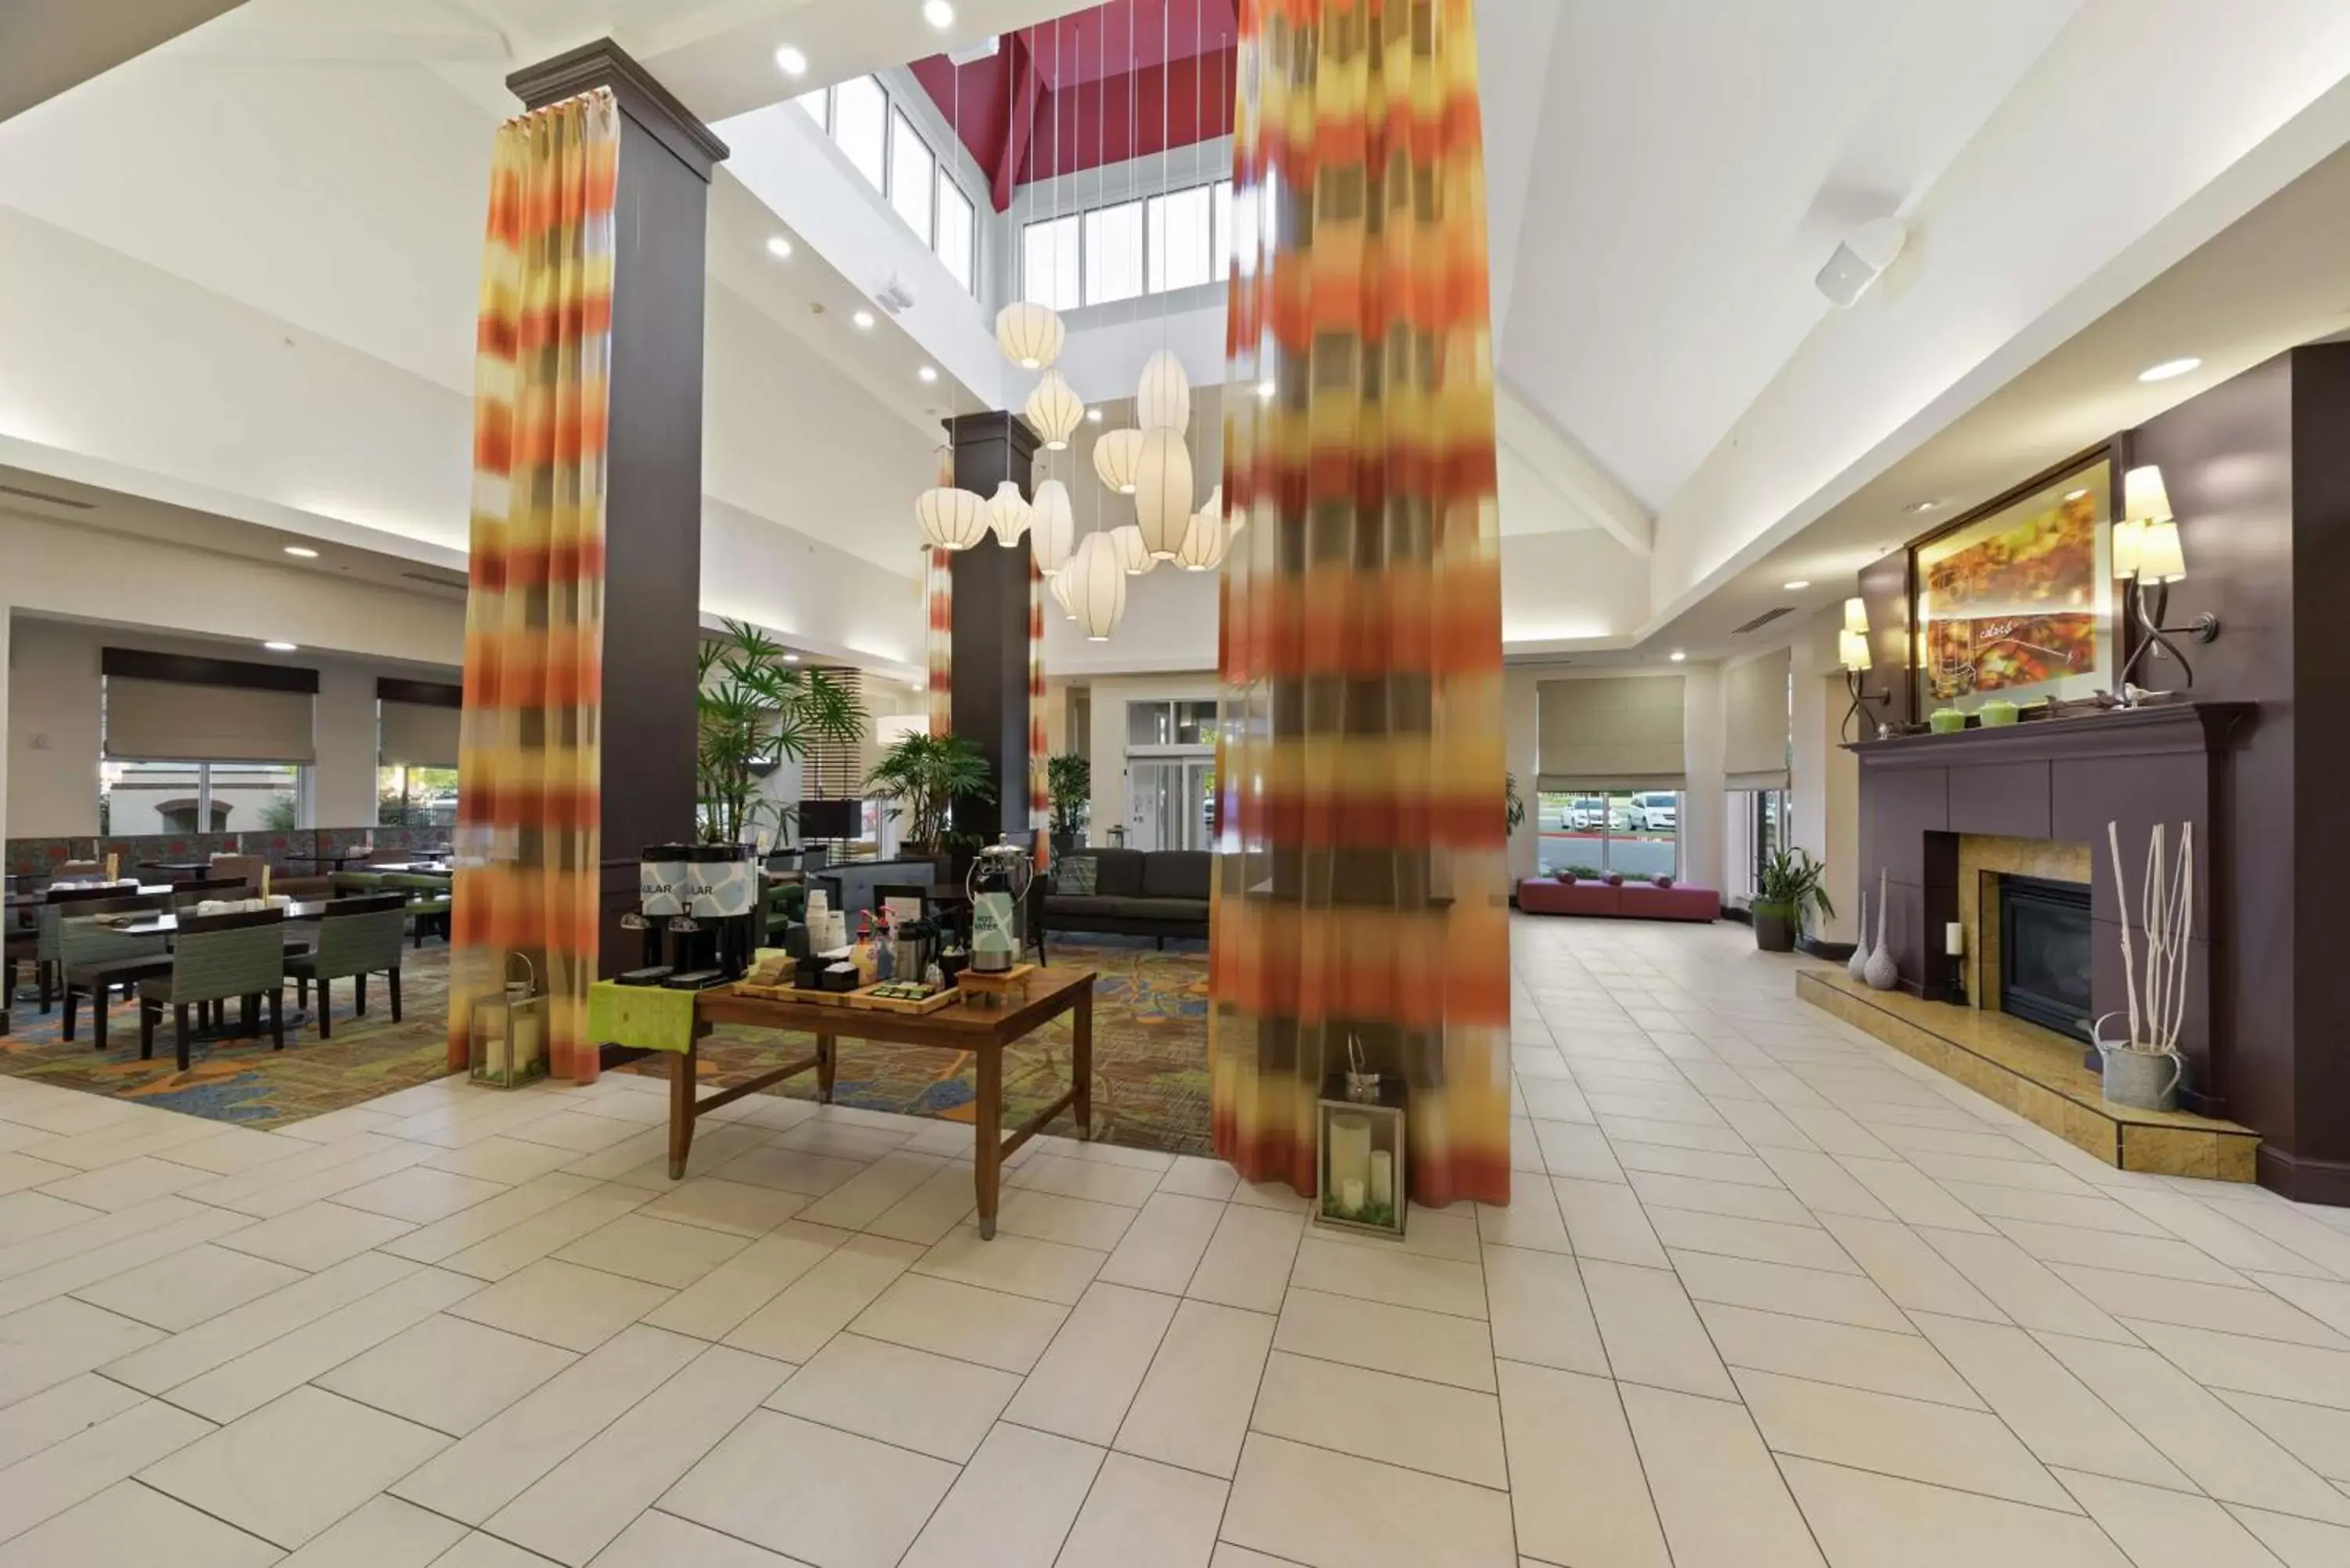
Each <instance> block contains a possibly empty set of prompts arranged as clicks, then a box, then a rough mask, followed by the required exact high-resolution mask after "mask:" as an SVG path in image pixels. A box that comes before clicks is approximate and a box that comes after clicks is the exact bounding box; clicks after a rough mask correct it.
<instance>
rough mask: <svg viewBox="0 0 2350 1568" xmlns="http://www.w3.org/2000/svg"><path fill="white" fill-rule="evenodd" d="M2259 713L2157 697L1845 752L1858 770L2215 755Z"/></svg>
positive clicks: (2242, 706) (2240, 706)
mask: <svg viewBox="0 0 2350 1568" xmlns="http://www.w3.org/2000/svg"><path fill="white" fill-rule="evenodd" d="M2258 711H2259V708H2258V705H2257V704H2255V703H2251V702H2158V703H2155V704H2153V705H2152V706H2149V707H2144V708H2113V709H2108V710H2106V711H2103V712H2095V713H2083V714H2080V715H2078V716H2076V717H2072V718H2063V719H2035V720H2033V721H2032V722H2028V723H2017V724H2002V725H1997V726H1992V727H1988V728H1980V729H1972V730H1960V731H1958V732H1955V733H1953V734H1948V735H1934V734H1924V735H1894V736H1889V737H1887V738H1886V739H1883V740H1875V741H1858V742H1852V743H1850V744H1847V745H1846V747H1845V750H1846V751H1848V752H1851V753H1853V754H1854V755H1856V756H1857V757H1858V758H1860V761H1861V766H1862V767H1863V769H1865V770H1874V769H1877V768H1921V767H1923V768H1939V767H1955V766H1960V765H1962V764H1973V763H2007V762H2050V761H2054V760H2055V759H2058V758H2072V757H2130V756H2153V755H2163V754H2167V753H2178V752H2203V753H2216V752H2222V751H2225V750H2226V749H2227V748H2228V747H2229V746H2230V745H2232V744H2234V743H2235V742H2239V741H2241V739H2242V738H2243V737H2244V735H2245V734H2246V733H2247V732H2249V731H2250V730H2251V720H2252V717H2253V715H2254V714H2255V713H2256V712H2258Z"/></svg>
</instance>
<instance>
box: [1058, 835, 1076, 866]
mask: <svg viewBox="0 0 2350 1568" xmlns="http://www.w3.org/2000/svg"><path fill="white" fill-rule="evenodd" d="M1077 849H1078V837H1077V835H1076V834H1074V833H1056V834H1055V835H1053V858H1054V859H1055V860H1058V859H1059V858H1061V857H1063V856H1064V855H1074V854H1076V852H1077Z"/></svg>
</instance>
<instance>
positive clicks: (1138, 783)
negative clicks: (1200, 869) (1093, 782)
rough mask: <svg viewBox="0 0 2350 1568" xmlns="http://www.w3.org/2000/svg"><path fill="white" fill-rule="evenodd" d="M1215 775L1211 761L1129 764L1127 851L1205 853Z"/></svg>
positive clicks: (1174, 759)
mask: <svg viewBox="0 0 2350 1568" xmlns="http://www.w3.org/2000/svg"><path fill="white" fill-rule="evenodd" d="M1215 771H1216V763H1215V759H1214V758H1212V757H1166V758H1159V759H1145V758H1139V757H1138V758H1136V759H1134V760H1133V761H1132V762H1130V763H1128V764H1127V780H1126V846H1127V847H1128V848H1129V849H1204V848H1206V847H1207V846H1208V817H1209V813H1210V810H1211V805H1212V796H1213V794H1214V789H1215Z"/></svg>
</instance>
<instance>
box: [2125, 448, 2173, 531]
mask: <svg viewBox="0 0 2350 1568" xmlns="http://www.w3.org/2000/svg"><path fill="white" fill-rule="evenodd" d="M2122 515H2123V516H2125V517H2126V518H2128V519H2129V520H2130V521H2131V522H2133V523H2168V522H2169V521H2170V517H2171V512H2170V491H2169V489H2168V487H2167V486H2166V485H2164V483H2162V470H2161V469H2160V468H2159V467H2158V466H2157V465H2156V464H2154V463H2151V462H2149V463H2146V464H2144V465H2142V466H2140V467H2137V468H2133V469H2131V470H2130V471H2129V472H2127V473H2126V474H2124V475H2122Z"/></svg>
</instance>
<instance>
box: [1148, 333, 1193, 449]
mask: <svg viewBox="0 0 2350 1568" xmlns="http://www.w3.org/2000/svg"><path fill="white" fill-rule="evenodd" d="M1134 412H1135V422H1136V423H1138V424H1139V425H1140V426H1141V427H1142V428H1143V429H1144V430H1146V431H1174V432H1175V433H1176V434H1178V435H1180V434H1182V433H1183V432H1184V431H1188V430H1190V429H1191V378H1190V377H1189V376H1187V375H1185V374H1184V373H1183V361H1181V360H1180V359H1178V358H1175V355H1174V352H1173V351H1172V350H1171V349H1167V348H1161V349H1160V350H1159V352H1158V353H1156V354H1153V355H1152V356H1151V357H1150V361H1149V363H1148V364H1146V365H1145V366H1143V367H1142V384H1141V386H1140V387H1139V388H1138V389H1136V391H1135V394H1134Z"/></svg>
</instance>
